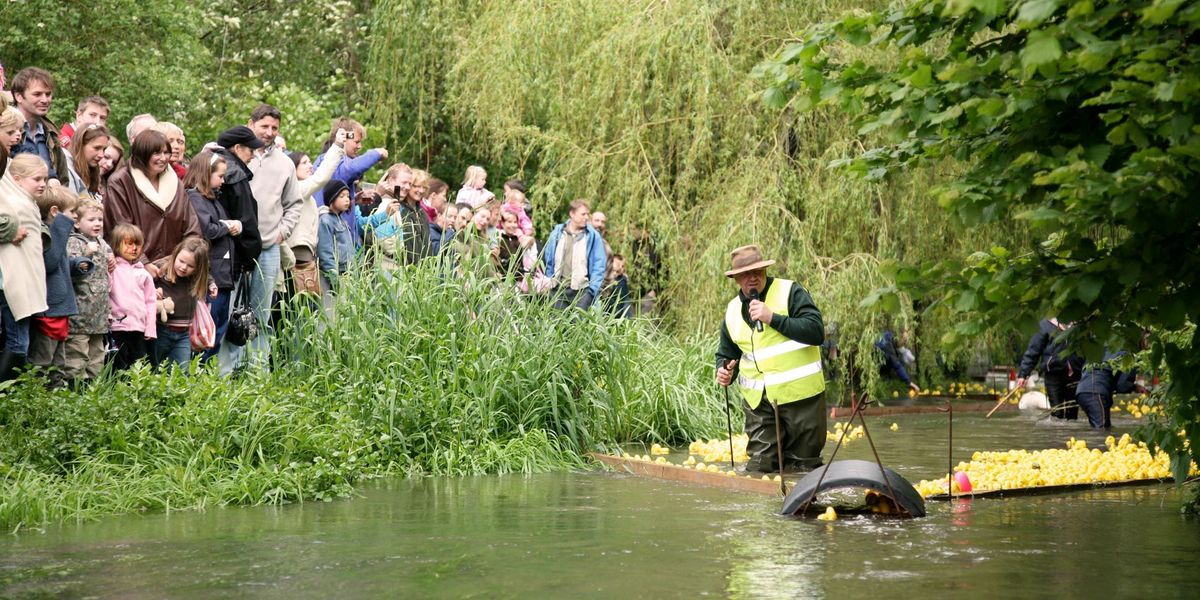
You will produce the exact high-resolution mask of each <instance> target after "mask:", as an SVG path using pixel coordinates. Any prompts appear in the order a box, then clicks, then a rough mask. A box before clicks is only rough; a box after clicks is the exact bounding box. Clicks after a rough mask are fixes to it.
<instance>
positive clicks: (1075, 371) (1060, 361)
mask: <svg viewBox="0 0 1200 600" xmlns="http://www.w3.org/2000/svg"><path fill="white" fill-rule="evenodd" d="M1067 329H1068V326H1067V325H1063V324H1062V323H1059V322H1058V319H1042V322H1041V323H1038V332H1037V333H1035V334H1034V335H1033V337H1032V338H1030V340H1029V347H1028V348H1027V349H1026V350H1025V354H1024V356H1022V357H1021V366H1020V367H1019V368H1018V369H1017V382H1016V383H1017V387H1019V388H1022V387H1025V382H1026V380H1027V379H1029V374H1030V373H1032V372H1033V369H1034V367H1036V368H1037V370H1038V373H1039V374H1041V376H1042V381H1044V382H1045V384H1046V397H1047V398H1048V399H1049V400H1050V408H1051V409H1052V412H1051V413H1050V414H1051V415H1052V416H1053V417H1054V418H1056V419H1066V420H1075V419H1078V418H1079V405H1078V404H1076V399H1075V388H1076V385H1077V384H1078V383H1079V377H1080V375H1082V372H1081V371H1082V370H1083V359H1082V358H1080V357H1079V356H1076V355H1074V354H1066V353H1065V352H1066V349H1067V344H1066V342H1065V341H1063V340H1061V339H1059V338H1060V336H1061V334H1062V333H1064V332H1065V331H1066V330H1067Z"/></svg>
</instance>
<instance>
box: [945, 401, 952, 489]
mask: <svg viewBox="0 0 1200 600" xmlns="http://www.w3.org/2000/svg"><path fill="white" fill-rule="evenodd" d="M946 417H947V419H946V423H947V426H948V430H949V431H948V434H947V436H946V437H947V442H946V495H947V496H949V497H950V501H951V502H953V501H954V405H953V404H951V403H950V399H949V398H947V399H946Z"/></svg>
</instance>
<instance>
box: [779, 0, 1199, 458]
mask: <svg viewBox="0 0 1200 600" xmlns="http://www.w3.org/2000/svg"><path fill="white" fill-rule="evenodd" d="M1198 27H1200V4H1197V3H1194V2H1184V1H1182V0H1140V1H1133V2H1093V1H1092V0H1078V1H1075V2H1069V1H1064V0H916V1H913V2H905V3H901V4H896V5H894V6H892V7H891V8H888V9H885V10H880V11H876V12H861V11H859V12H853V13H848V14H845V15H843V16H842V17H840V18H838V19H835V20H832V21H827V22H823V23H820V24H817V25H814V26H812V27H809V28H807V29H806V30H805V31H804V33H803V35H802V36H801V39H800V40H799V41H796V42H795V43H792V44H789V45H788V46H787V47H786V48H785V49H784V50H783V51H781V52H780V53H779V54H778V55H777V56H775V57H774V58H773V59H772V60H770V61H768V62H767V63H765V64H763V65H761V66H760V68H759V70H760V72H762V73H763V74H764V76H766V77H768V78H769V79H768V87H767V89H766V90H765V92H764V94H763V101H764V102H765V103H766V104H768V105H770V106H774V107H784V106H789V107H793V108H795V109H799V110H807V109H812V108H814V107H818V106H822V105H834V106H837V107H839V108H840V109H842V110H844V111H846V112H848V113H850V114H852V115H853V116H854V125H855V126H856V127H857V131H858V133H859V135H862V136H868V137H870V139H872V140H875V141H877V142H878V143H875V144H873V145H872V146H871V147H869V148H868V149H866V150H865V151H863V152H861V153H859V154H858V155H857V156H855V157H853V158H852V159H850V160H847V161H843V162H841V163H839V166H841V167H843V168H845V169H847V170H849V171H850V172H853V173H855V174H857V175H860V176H862V177H864V178H867V179H884V178H889V177H893V176H895V174H897V173H898V172H902V171H906V170H909V169H911V168H913V167H916V166H919V165H931V164H933V165H946V164H952V165H954V167H953V169H952V172H953V173H955V175H954V176H953V177H945V178H943V179H942V181H941V182H940V185H938V186H937V187H935V188H933V189H931V190H930V191H929V193H928V196H927V198H928V201H930V202H935V201H936V202H937V203H938V204H939V205H940V206H942V207H944V208H945V209H946V210H948V211H950V212H952V213H953V214H954V215H956V217H957V218H958V219H960V220H961V222H963V223H965V224H967V225H979V224H985V223H992V222H997V221H1007V220H1017V221H1022V222H1025V223H1027V224H1028V225H1029V232H1030V235H1029V237H1028V239H1011V240H1008V241H1007V243H1003V244H995V245H990V247H989V245H981V247H980V248H979V249H978V250H979V251H977V252H975V253H970V254H968V255H959V256H948V257H946V258H945V259H943V260H937V261H924V262H920V263H914V262H909V263H903V264H901V263H895V264H893V265H891V266H890V268H889V271H890V273H891V275H892V281H893V283H894V285H891V286H888V287H885V288H882V289H880V290H878V291H877V292H876V293H875V296H874V297H875V298H876V299H881V300H886V299H888V298H891V297H893V296H894V295H895V294H898V293H901V294H913V295H918V296H921V297H927V298H932V299H934V300H935V301H936V303H937V304H943V305H949V306H951V307H953V308H954V309H955V310H956V311H958V312H959V313H961V314H962V315H963V318H962V319H961V322H960V323H959V324H958V325H957V326H956V327H955V328H954V329H953V330H952V331H950V332H948V333H947V334H946V335H945V336H944V339H943V341H944V342H946V343H948V344H956V343H959V342H961V341H962V340H965V339H970V338H971V337H972V336H975V335H978V334H980V333H981V332H984V331H987V330H989V329H992V328H995V327H996V326H998V325H999V326H1003V327H1006V328H1007V327H1012V326H1013V325H1014V324H1025V325H1031V324H1032V322H1033V321H1034V320H1036V319H1038V318H1040V317H1043V316H1053V315H1057V316H1058V317H1059V318H1060V319H1062V320H1066V321H1073V322H1075V323H1076V324H1077V326H1076V327H1075V328H1074V329H1073V330H1072V335H1071V336H1070V337H1071V341H1072V342H1073V343H1074V344H1075V346H1076V347H1077V348H1081V349H1082V350H1083V351H1085V352H1086V353H1087V354H1088V356H1089V357H1091V358H1099V356H1100V354H1101V353H1102V350H1103V348H1105V347H1108V348H1113V349H1116V348H1125V349H1129V350H1136V349H1137V347H1138V346H1137V344H1138V341H1139V340H1140V336H1141V331H1142V330H1143V329H1150V330H1152V331H1153V332H1154V333H1155V335H1154V336H1153V351H1152V352H1151V353H1150V354H1149V356H1148V357H1147V359H1146V363H1145V364H1146V365H1147V366H1149V367H1150V368H1151V369H1154V370H1156V371H1158V372H1162V373H1163V374H1164V375H1165V380H1166V385H1165V386H1164V387H1163V388H1162V390H1161V392H1159V393H1157V394H1156V397H1158V398H1159V400H1160V401H1162V402H1165V403H1166V405H1167V406H1166V407H1167V413H1168V415H1169V416H1170V419H1169V420H1168V422H1166V423H1162V424H1159V425H1158V426H1157V427H1151V428H1150V429H1149V430H1148V431H1147V432H1145V433H1146V435H1147V438H1148V439H1149V440H1150V441H1152V442H1153V443H1154V444H1156V445H1158V446H1160V447H1161V448H1162V449H1164V450H1165V451H1168V452H1170V453H1171V454H1172V456H1173V466H1174V468H1175V473H1176V476H1177V479H1180V480H1182V478H1183V476H1184V475H1186V472H1187V466H1188V460H1187V458H1188V455H1189V453H1190V454H1191V455H1192V456H1196V455H1197V453H1200V405H1198V403H1197V392H1198V385H1200V359H1198V358H1197V356H1196V353H1195V348H1196V347H1197V341H1198V340H1197V339H1196V335H1197V334H1196V327H1195V323H1196V317H1197V310H1198V307H1200V287H1198V279H1197V278H1198V277H1200V253H1198V251H1197V244H1196V241H1197V240H1198V239H1200V203H1198V202H1196V190H1197V189H1200V105H1198V104H1197V98H1198V96H1197V91H1200V45H1198V43H1200V35H1198V34H1200V32H1198ZM851 48H859V49H862V50H865V51H858V52H848V49H851ZM1183 428H1186V430H1187V437H1186V439H1185V438H1184V436H1183V435H1182V433H1181V432H1180V430H1181V429H1183ZM1189 442H1190V444H1189Z"/></svg>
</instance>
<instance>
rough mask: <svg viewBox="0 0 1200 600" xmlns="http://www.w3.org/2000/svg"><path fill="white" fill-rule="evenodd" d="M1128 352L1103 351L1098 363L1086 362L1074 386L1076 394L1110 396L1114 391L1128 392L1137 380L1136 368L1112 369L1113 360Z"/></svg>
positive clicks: (1118, 392) (1119, 392)
mask: <svg viewBox="0 0 1200 600" xmlns="http://www.w3.org/2000/svg"><path fill="white" fill-rule="evenodd" d="M1126 354H1128V353H1127V352H1125V351H1124V350H1121V351H1120V352H1109V351H1105V352H1104V359H1103V360H1102V362H1101V363H1100V364H1088V365H1087V366H1085V367H1084V368H1083V375H1082V376H1080V378H1079V384H1078V385H1077V386H1076V388H1075V393H1076V394H1095V395H1097V396H1101V397H1105V398H1107V397H1110V396H1112V395H1113V394H1114V393H1117V394H1128V393H1129V392H1132V391H1133V389H1134V386H1135V385H1136V381H1137V370H1136V369H1135V370H1131V371H1114V370H1113V366H1114V364H1115V362H1116V361H1117V360H1118V359H1120V358H1121V357H1122V356H1125V355H1126Z"/></svg>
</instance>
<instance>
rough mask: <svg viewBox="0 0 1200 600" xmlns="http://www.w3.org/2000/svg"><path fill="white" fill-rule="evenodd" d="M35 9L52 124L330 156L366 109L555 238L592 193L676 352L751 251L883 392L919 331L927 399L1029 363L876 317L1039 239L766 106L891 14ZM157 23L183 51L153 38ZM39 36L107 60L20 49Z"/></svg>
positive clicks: (416, 149) (464, 3) (25, 12)
mask: <svg viewBox="0 0 1200 600" xmlns="http://www.w3.org/2000/svg"><path fill="white" fill-rule="evenodd" d="M41 4H53V3H15V4H13V3H9V5H6V6H5V7H3V8H0V10H3V11H4V19H3V20H2V21H3V23H4V24H3V25H0V57H2V59H3V60H4V62H5V64H6V65H8V66H9V67H10V70H11V69H12V68H14V67H16V66H23V65H27V64H37V65H39V66H42V67H44V68H47V69H49V70H50V71H52V72H54V73H56V74H57V75H58V77H59V80H60V81H59V83H60V85H59V93H58V94H57V95H56V98H57V100H56V101H55V105H54V108H53V113H52V116H54V117H55V118H56V120H58V121H60V122H61V121H65V120H68V119H69V117H70V116H71V112H70V111H71V110H72V109H73V101H74V99H76V98H81V97H84V96H86V95H89V94H91V93H97V92H99V93H102V94H106V95H109V96H110V99H114V98H115V99H116V101H115V102H114V103H113V104H114V110H113V114H112V122H113V123H116V124H118V125H120V124H123V123H124V122H125V121H126V120H127V119H128V118H129V117H131V116H133V115H135V114H138V113H141V112H152V113H155V114H157V115H158V116H160V117H165V118H167V119H169V120H171V121H173V122H175V123H178V124H180V125H181V126H182V127H183V129H184V130H185V131H186V132H188V140H189V149H190V150H193V151H194V149H195V148H196V147H198V145H199V144H200V143H202V142H203V141H206V140H210V139H212V138H213V137H214V136H215V134H216V132H218V131H220V130H222V129H224V128H225V127H228V126H230V125H233V124H238V123H243V122H244V121H245V120H246V115H247V114H248V112H249V110H250V108H251V107H252V106H254V105H255V104H256V103H257V102H259V101H265V102H269V103H271V104H274V105H276V106H279V107H280V108H281V110H283V112H284V122H283V130H282V133H283V134H284V135H285V136H286V137H287V138H288V140H289V143H290V144H291V147H292V148H293V149H301V150H307V151H309V153H310V154H313V151H315V150H317V149H319V146H318V144H319V141H320V140H321V139H322V137H323V135H324V134H325V132H326V131H327V129H328V122H329V119H330V118H331V117H332V116H334V115H336V114H341V113H350V114H352V115H353V116H355V117H357V118H358V119H359V120H361V121H362V122H363V123H365V124H366V125H367V127H368V144H369V145H377V144H380V145H386V146H387V147H388V148H389V149H390V150H391V153H392V155H393V156H394V157H396V158H397V159H399V160H403V161H405V162H408V163H409V164H412V165H414V166H420V167H423V168H428V169H431V170H432V171H434V174H435V175H437V176H439V177H441V178H442V179H443V180H445V181H448V182H451V183H452V184H453V183H455V182H457V181H460V180H461V176H462V173H463V171H464V169H465V167H466V166H467V165H470V164H482V165H483V166H485V167H486V168H487V170H488V172H489V173H490V174H491V178H490V181H491V182H492V183H493V185H498V184H499V182H502V181H504V180H505V179H507V178H509V177H513V176H516V177H520V178H522V179H523V180H524V181H525V182H526V183H527V184H528V186H529V189H530V199H531V201H532V203H533V206H534V211H535V215H536V218H535V219H534V221H535V222H536V223H537V224H538V227H539V231H538V235H539V236H545V235H546V234H547V233H548V231H549V229H550V227H551V226H552V225H553V224H554V223H556V222H561V221H562V220H563V219H564V218H565V207H566V204H567V203H568V202H569V201H570V200H572V199H575V198H578V197H584V198H588V199H590V200H591V201H592V205H593V208H595V209H596V210H603V211H604V212H606V213H607V214H608V215H609V228H608V233H607V237H608V240H609V242H610V243H611V244H612V245H613V247H614V248H615V249H616V250H617V251H618V252H621V253H623V254H625V255H626V256H627V257H628V258H629V259H630V269H629V271H630V281H631V284H632V285H633V286H634V290H635V292H639V291H640V292H648V291H651V290H653V291H654V292H655V293H656V294H657V298H658V309H659V310H660V311H661V314H662V316H663V320H664V322H665V324H666V325H667V327H668V329H669V330H670V331H672V332H673V333H674V334H676V335H677V336H678V337H680V338H686V337H691V336H694V335H708V336H712V335H713V334H714V332H715V327H716V323H717V320H718V319H719V315H720V314H721V308H722V306H723V305H724V302H725V301H726V300H727V299H728V297H729V295H730V294H731V288H730V286H729V283H728V281H727V280H726V278H725V277H723V276H722V275H721V273H722V271H723V270H724V269H725V268H726V263H727V262H728V252H729V250H730V249H732V248H734V247H736V246H739V245H742V244H745V243H751V242H754V243H758V244H760V245H761V246H762V247H763V249H764V252H765V253H766V254H767V255H769V256H770V257H771V258H774V259H777V260H778V261H779V265H778V268H777V270H776V272H777V273H778V274H781V275H784V276H788V277H792V278H795V279H798V280H799V281H801V282H802V283H803V284H804V285H805V286H806V287H808V289H809V290H810V291H811V292H812V294H813V296H814V298H815V299H816V300H817V303H818V305H819V306H820V307H821V309H822V311H823V312H824V314H825V317H826V321H827V322H828V323H831V324H833V325H835V327H834V328H831V331H836V338H837V343H838V344H839V346H840V348H841V350H842V351H841V352H840V353H839V354H837V356H836V358H835V359H834V363H835V364H834V365H831V366H834V367H835V368H836V371H837V372H839V373H841V374H849V373H852V372H854V373H859V374H861V376H862V377H864V378H865V379H866V380H867V382H868V383H869V382H870V381H871V380H873V379H874V378H875V369H874V366H875V362H876V356H875V353H874V350H873V348H872V345H873V344H874V342H875V341H876V340H877V339H878V337H879V333H880V330H881V329H882V328H883V327H885V326H888V325H890V326H891V327H892V328H893V329H894V330H895V331H896V332H897V333H900V332H901V331H903V330H908V331H909V332H910V347H911V348H912V349H913V350H915V352H916V354H917V361H918V368H917V371H918V373H919V374H918V381H919V382H921V383H922V384H930V385H933V384H936V383H937V382H938V381H940V380H942V379H943V378H945V377H946V376H947V374H948V373H954V372H961V370H962V369H963V368H964V367H966V366H967V364H968V363H971V362H976V363H979V364H982V365H987V364H989V363H1001V364H1003V363H1007V362H1009V361H1011V360H1012V359H1013V358H1014V357H1015V356H1016V355H1017V353H1018V352H1019V347H1020V345H1021V343H1022V342H1023V341H1024V340H1023V338H1025V337H1026V336H1027V334H1028V332H1025V331H1019V332H1017V331H1014V332H996V331H986V332H982V333H980V334H979V335H978V336H976V337H975V338H974V339H972V340H970V342H969V343H966V344H961V345H958V346H955V347H951V348H945V347H942V346H940V344H939V343H938V342H939V341H940V339H941V338H942V337H943V336H944V335H945V334H946V333H948V332H949V331H950V330H951V329H952V328H953V326H954V325H955V324H956V323H955V321H954V320H953V319H952V318H950V317H949V316H948V315H949V314H950V313H949V311H948V310H945V309H944V308H943V307H941V306H938V307H935V308H934V310H933V311H932V312H929V313H922V312H921V310H920V309H923V308H925V307H926V305H924V304H922V299H921V298H917V297H914V296H910V295H907V294H900V295H887V296H886V297H884V302H885V303H886V304H887V308H888V309H890V310H891V312H892V315H891V316H890V317H885V316H884V312H883V311H878V310H864V309H863V308H860V306H859V303H860V302H861V301H862V300H863V298H865V297H868V296H869V295H870V294H871V293H872V291H873V290H876V289H878V288H880V287H881V286H884V285H886V284H887V282H888V281H889V280H888V275H889V274H890V270H889V269H890V266H889V265H891V264H893V263H894V262H895V261H900V260H904V261H913V262H921V261H927V260H936V259H939V258H941V257H942V256H944V255H947V254H960V253H961V254H965V253H969V252H971V251H974V250H978V249H980V248H987V247H991V246H992V245H994V243H995V242H998V241H1001V240H1006V239H1011V238H1013V237H1020V236H1023V235H1025V234H1024V230H1025V224H1024V223H1019V222H1017V223H1014V222H1004V223H992V224H990V225H989V226H986V227H982V228H973V229H965V228H963V227H962V226H961V225H960V224H959V223H957V222H956V221H954V220H953V218H952V217H951V216H950V215H948V214H946V213H945V212H944V211H943V210H942V209H941V208H940V207H939V206H938V205H937V203H936V202H935V201H934V200H933V199H931V198H930V197H929V196H928V194H927V193H926V192H927V189H928V188H929V186H930V185H931V182H932V181H933V178H932V177H933V175H936V174H937V173H938V172H939V171H940V170H941V169H944V167H938V166H934V167H933V168H932V169H924V170H917V171H913V172H910V173H906V174H905V175H904V176H902V177H893V178H891V179H889V180H888V181H886V182H884V181H882V180H879V179H855V178H852V177H848V176H846V175H845V174H844V173H841V172H838V171H833V170H830V169H829V168H828V165H829V164H830V163H832V162H836V161H839V160H846V159H849V158H851V157H853V156H855V155H856V154H857V152H858V150H859V149H860V148H861V147H862V144H863V143H864V141H866V142H868V143H869V142H870V138H871V136H874V135H879V132H874V133H869V134H867V135H866V137H865V138H864V136H863V135H861V134H860V133H859V132H858V131H857V127H856V126H854V125H853V124H852V121H851V118H850V117H849V116H847V115H845V114H842V113H840V112H839V111H835V110H826V109H820V110H817V111H813V112H802V111H792V110H789V111H784V112H776V111H768V110H764V109H763V108H762V106H761V104H760V102H759V97H760V95H761V91H762V89H763V87H764V86H765V85H767V84H768V83H769V80H764V79H763V78H762V73H757V72H755V67H756V65H758V64H760V63H761V62H762V61H763V60H764V58H766V57H769V56H771V55H772V54H774V53H775V52H776V51H778V50H779V49H780V48H782V47H784V46H785V45H786V44H787V43H788V42H789V41H790V40H791V39H792V36H794V35H796V33H797V32H800V31H802V30H803V29H804V27H806V26H807V25H810V24H813V23H816V22H820V21H822V20H827V19H830V18H833V17H835V16H837V15H840V14H842V13H843V12H844V11H847V10H860V9H864V8H877V7H882V6H884V5H885V4H886V3H885V2H884V1H883V0H873V1H871V2H866V3H864V2H861V1H857V0H828V1H825V2H791V3H779V2H771V1H767V0H748V1H745V2H736V3H726V2H712V1H711V0H680V1H672V2H659V1H650V2H641V3H633V4H630V3H628V2H624V1H616V0H602V1H595V0H565V1H563V2H556V3H554V6H553V8H552V9H550V8H547V6H546V5H545V3H543V2H537V1H532V0H530V1H526V0H517V1H514V2H491V1H485V0H421V1H417V0H375V1H368V0H353V1H350V0H318V1H316V2H311V3H306V4H305V6H304V9H303V10H300V9H299V8H298V7H295V6H292V5H290V4H287V3H281V2H243V1H241V0H233V1H232V2H229V3H224V4H219V5H211V6H209V5H205V6H203V7H198V6H197V5H195V4H194V3H188V2H181V1H179V0H164V2H163V3H160V5H157V6H156V7H155V8H154V9H153V10H152V11H151V10H150V9H147V8H145V7H142V6H141V5H138V4H137V3H134V2H128V1H126V0H112V4H113V6H112V8H113V10H102V11H98V12H99V13H100V14H97V15H95V17H94V18H95V21H94V22H90V23H89V24H88V26H86V27H84V26H82V24H81V23H79V22H78V18H77V15H74V13H73V12H72V10H71V9H70V8H69V7H67V6H66V5H62V6H59V5H57V4H55V5H54V6H49V7H41V8H39V7H38V6H35V5H41ZM89 18H91V17H89ZM39 23H40V24H41V25H39ZM138 23H153V24H155V27H153V28H145V27H141V26H139V25H137V24H138ZM151 29H152V30H153V31H156V32H157V31H164V32H168V38H167V40H166V41H163V42H161V43H160V42H159V41H157V40H153V39H150V37H149V35H150V34H149V33H147V32H148V31H151ZM45 30H53V31H61V32H64V34H65V35H69V36H71V37H70V43H71V47H73V48H100V50H97V51H96V52H97V53H98V54H101V55H103V56H104V57H105V58H104V60H102V61H99V63H98V64H96V63H89V61H87V60H85V57H83V56H81V55H77V54H76V53H75V52H74V51H72V52H66V51H64V50H61V49H60V48H59V47H58V45H56V44H50V43H49V41H45V42H44V43H43V42H42V41H39V42H38V43H36V44H25V43H16V42H17V41H18V40H28V39H39V40H40V39H41V38H42V36H40V33H39V32H42V31H45ZM93 38H95V39H93ZM111 40H121V44H124V45H127V46H128V47H138V48H158V51H157V52H158V53H159V54H158V55H156V60H155V61H135V60H134V58H135V57H136V56H138V54H137V53H135V52H123V51H119V50H118V49H116V48H113V49H111V51H105V50H104V49H105V48H109V47H110V46H108V45H105V44H111V43H112V42H111ZM296 40H303V41H304V43H296ZM845 51H846V52H850V53H853V52H860V50H858V49H856V48H854V47H853V46H850V45H848V44H847V45H845ZM159 55H161V56H159ZM880 57H881V59H882V60H893V61H894V60H896V58H895V57H892V58H888V56H887V55H886V54H881V55H880ZM285 59H286V60H285ZM84 65H87V68H83V66H84ZM160 71H161V72H160ZM168 72H169V73H171V75H170V76H166V75H165V73H168ZM133 83H136V87H134V86H133V85H132V84H133ZM914 302H915V303H916V304H914Z"/></svg>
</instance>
